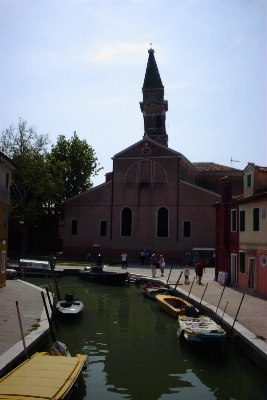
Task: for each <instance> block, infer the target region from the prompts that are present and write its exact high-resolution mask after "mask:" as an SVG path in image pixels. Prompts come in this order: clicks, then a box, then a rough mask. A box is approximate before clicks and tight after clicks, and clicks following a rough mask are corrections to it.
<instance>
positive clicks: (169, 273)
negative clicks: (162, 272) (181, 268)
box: [166, 264, 173, 285]
mask: <svg viewBox="0 0 267 400" xmlns="http://www.w3.org/2000/svg"><path fill="white" fill-rule="evenodd" d="M172 268H173V264H172V266H171V269H170V272H169V275H168V279H167V282H166V285H168V282H169V279H170V276H171V272H172Z"/></svg>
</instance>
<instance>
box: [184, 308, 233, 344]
mask: <svg viewBox="0 0 267 400" xmlns="http://www.w3.org/2000/svg"><path fill="white" fill-rule="evenodd" d="M177 335H178V337H179V338H180V337H183V338H184V339H185V340H186V341H187V342H190V343H195V344H202V345H204V344H208V345H209V346H210V345H216V346H220V345H221V344H222V343H224V341H225V338H226V332H225V330H224V329H223V328H222V327H221V326H220V325H218V324H216V322H214V321H213V320H212V319H211V318H210V317H207V316H206V315H201V316H199V317H197V318H194V317H188V316H185V315H179V316H178V330H177Z"/></svg>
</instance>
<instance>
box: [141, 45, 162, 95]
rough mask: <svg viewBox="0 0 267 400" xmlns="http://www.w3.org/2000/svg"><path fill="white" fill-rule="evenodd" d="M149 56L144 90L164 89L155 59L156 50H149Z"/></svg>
mask: <svg viewBox="0 0 267 400" xmlns="http://www.w3.org/2000/svg"><path fill="white" fill-rule="evenodd" d="M148 53H149V56H148V62H147V67H146V74H145V79H144V84H143V89H149V88H164V86H163V85H162V82H161V78H160V74H159V70H158V67H157V63H156V60H155V57H154V50H153V49H149V50H148Z"/></svg>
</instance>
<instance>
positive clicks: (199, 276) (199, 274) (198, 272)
mask: <svg viewBox="0 0 267 400" xmlns="http://www.w3.org/2000/svg"><path fill="white" fill-rule="evenodd" d="M195 270H196V275H197V281H198V282H197V283H198V284H199V285H202V282H201V281H202V276H203V271H204V272H205V264H204V262H203V261H202V260H198V261H197V263H196V265H195Z"/></svg>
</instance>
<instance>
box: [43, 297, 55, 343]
mask: <svg viewBox="0 0 267 400" xmlns="http://www.w3.org/2000/svg"><path fill="white" fill-rule="evenodd" d="M41 295H42V299H43V303H44V308H45V312H46V317H47V320H48V323H49V328H50V332H51V335H52V339H53V341H54V342H55V341H56V337H55V334H54V329H53V326H52V323H51V319H50V316H49V313H48V309H47V305H46V301H45V297H44V292H43V291H42V292H41Z"/></svg>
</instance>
